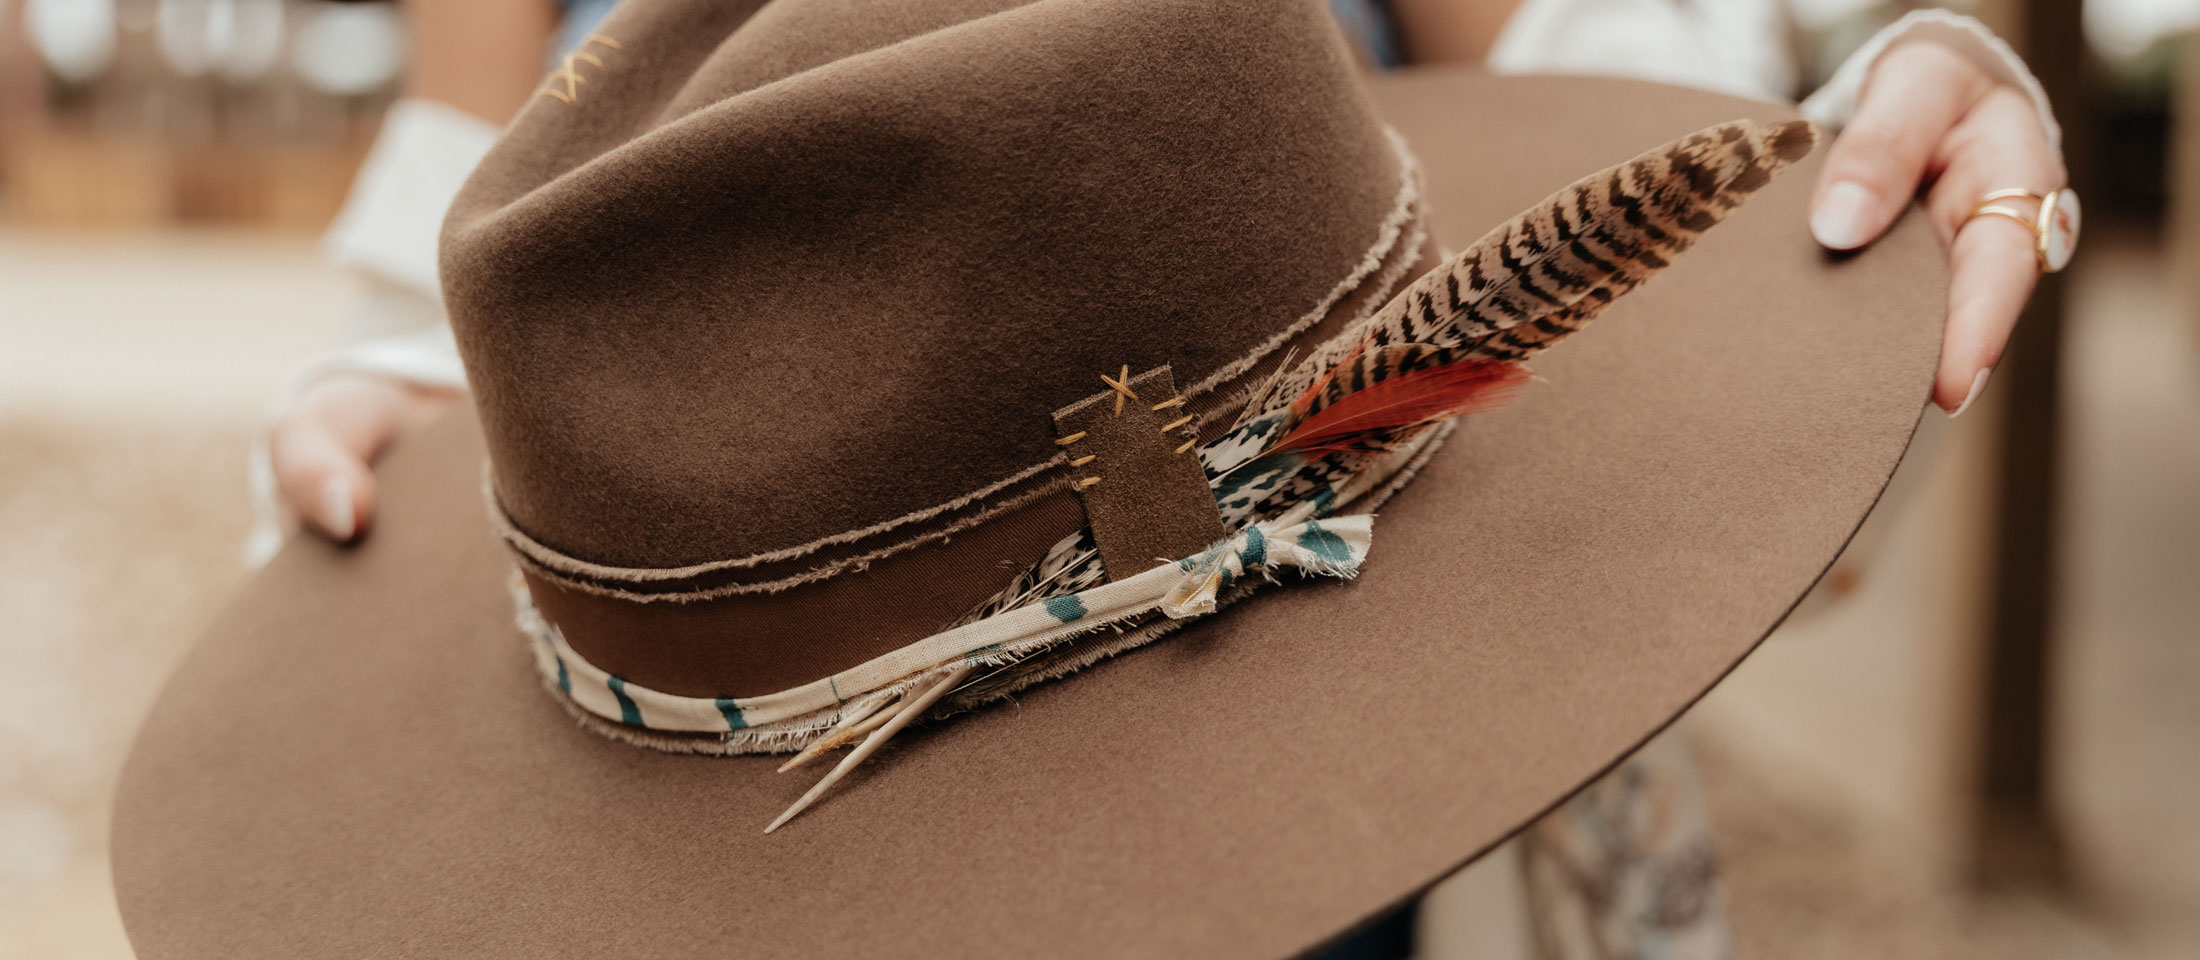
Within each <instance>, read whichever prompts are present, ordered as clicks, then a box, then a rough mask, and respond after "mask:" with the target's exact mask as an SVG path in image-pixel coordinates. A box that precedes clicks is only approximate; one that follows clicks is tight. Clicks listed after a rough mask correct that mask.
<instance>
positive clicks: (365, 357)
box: [244, 326, 466, 567]
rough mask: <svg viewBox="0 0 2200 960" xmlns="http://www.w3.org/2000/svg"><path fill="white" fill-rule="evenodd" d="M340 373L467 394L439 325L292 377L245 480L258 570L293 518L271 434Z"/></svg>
mask: <svg viewBox="0 0 2200 960" xmlns="http://www.w3.org/2000/svg"><path fill="white" fill-rule="evenodd" d="M338 373H365V374H374V375H377V376H383V377H388V378H390V379H393V380H402V381H405V382H407V383H415V384H419V385H421V386H426V387H443V388H447V389H452V390H464V389H466V369H465V367H464V366H462V365H461V364H460V363H459V360H458V344H457V343H456V342H455V341H453V340H452V339H451V331H450V328H448V327H442V326H438V327H435V328H432V329H428V330H422V331H419V332H417V333H410V334H406V335H404V336H396V337H383V338H381V339H377V340H364V341H361V342H359V343H355V344H352V345H351V346H348V347H345V348H343V349H341V350H337V351H334V352H332V353H328V354H324V355H322V356H321V357H318V358H316V359H315V360H313V361H312V362H311V363H308V364H306V365H305V366H304V367H301V368H299V369H298V370H297V371H296V372H294V373H292V374H291V375H290V380H289V381H288V382H287V383H286V384H284V386H283V389H282V390H280V391H277V392H276V394H275V399H274V401H273V402H272V403H270V404H268V407H267V416H266V419H265V421H264V422H263V423H262V424H261V426H260V430H259V432H258V433H257V435H255V436H254V437H253V439H252V453H251V459H250V460H249V461H248V462H247V464H246V477H247V481H248V482H249V483H250V485H251V491H252V532H251V533H250V534H249V535H247V536H246V537H245V543H244V562H245V563H246V564H248V565H251V566H254V567H257V566H260V565H261V564H264V563H266V562H267V561H268V558H270V557H273V556H274V555H275V551H276V550H277V549H279V548H281V547H282V545H283V532H284V530H286V529H287V528H288V527H289V526H290V525H291V523H292V522H293V518H292V517H291V516H290V513H289V510H288V509H287V508H286V506H285V505H284V504H283V502H282V497H281V495H280V493H279V491H278V490H277V489H276V486H275V464H274V461H273V459H272V458H271V457H270V456H269V454H268V445H267V439H268V431H269V430H270V428H272V427H273V426H274V424H275V421H276V419H277V418H279V417H281V416H282V415H283V414H284V413H286V412H288V411H289V409H290V405H291V404H293V403H295V402H297V400H298V395H299V394H302V393H304V392H305V389H306V388H307V387H309V386H312V385H313V383H314V382H315V381H318V380H320V379H321V378H323V377H327V376H330V375H332V374H338Z"/></svg>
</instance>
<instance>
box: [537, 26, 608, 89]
mask: <svg viewBox="0 0 2200 960" xmlns="http://www.w3.org/2000/svg"><path fill="white" fill-rule="evenodd" d="M590 44H594V45H596V46H600V47H603V48H605V49H607V50H619V49H623V48H622V47H621V46H620V45H619V41H617V40H613V39H611V38H610V37H607V36H604V35H603V34H600V33H591V34H589V35H588V38H587V39H585V40H582V41H581V45H580V46H579V47H578V48H575V49H574V51H573V52H572V53H568V54H566V55H565V59H564V61H563V62H561V63H560V64H559V65H558V69H556V70H553V71H551V72H550V76H549V77H547V78H545V79H544V80H543V82H542V89H541V90H539V91H537V92H538V93H540V94H542V95H543V96H546V97H549V98H550V99H552V100H556V101H558V102H560V103H567V104H571V103H577V102H579V100H580V94H581V84H584V83H587V82H588V78H587V77H584V76H581V72H580V66H579V65H580V64H583V63H585V64H588V65H590V66H593V67H595V68H596V69H598V70H601V69H603V68H604V62H603V58H602V57H599V56H596V55H595V54H593V53H589V52H588V47H589V45H590ZM560 80H563V81H565V89H563V90H559V89H557V87H556V86H555V84H556V83H557V82H558V81H560Z"/></svg>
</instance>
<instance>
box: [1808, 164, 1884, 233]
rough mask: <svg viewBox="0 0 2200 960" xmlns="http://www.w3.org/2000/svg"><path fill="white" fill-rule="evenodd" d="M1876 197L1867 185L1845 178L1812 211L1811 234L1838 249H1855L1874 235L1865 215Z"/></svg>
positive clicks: (1869, 211) (1868, 212) (1830, 189)
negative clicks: (1871, 234) (1868, 231)
mask: <svg viewBox="0 0 2200 960" xmlns="http://www.w3.org/2000/svg"><path fill="white" fill-rule="evenodd" d="M1875 201H1876V198H1874V197H1873V196H1872V192H1871V191H1869V190H1866V189H1864V188H1863V186H1861V185H1859V184H1855V183H1851V182H1849V181H1846V180H1843V181H1841V182H1840V183H1836V184H1834V185H1833V186H1832V187H1831V188H1829V189H1828V190H1826V198H1825V199H1823V200H1820V201H1818V209H1817V210H1815V211H1812V212H1811V215H1810V234H1811V236H1813V237H1816V238H1817V239H1818V242H1819V243H1820V244H1822V245H1824V246H1826V247H1829V248H1831V249H1834V250H1854V249H1856V248H1857V247H1861V246H1863V245H1864V242H1865V241H1867V240H1870V239H1871V236H1870V235H1869V234H1868V233H1867V232H1866V231H1867V230H1869V229H1870V227H1869V226H1868V224H1867V222H1866V220H1865V217H1867V216H1868V215H1870V213H1871V209H1872V205H1873V203H1874V202H1875Z"/></svg>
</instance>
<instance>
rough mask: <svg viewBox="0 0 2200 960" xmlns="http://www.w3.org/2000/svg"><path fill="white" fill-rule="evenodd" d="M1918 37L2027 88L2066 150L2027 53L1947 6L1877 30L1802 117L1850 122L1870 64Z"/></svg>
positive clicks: (2058, 147) (2053, 143) (2050, 140)
mask: <svg viewBox="0 0 2200 960" xmlns="http://www.w3.org/2000/svg"><path fill="white" fill-rule="evenodd" d="M1916 40H1929V41H1932V42H1935V43H1938V44H1940V45H1942V46H1944V47H1947V48H1948V49H1950V50H1953V51H1955V52H1956V53H1957V54H1959V55H1961V56H1962V57H1963V58H1964V59H1966V60H1969V61H1971V63H1972V64H1973V65H1975V66H1977V67H1978V68H1979V69H1980V70H1984V71H1986V75H1987V76H1990V77H1993V78H1994V79H1995V80H1998V81H2000V82H2002V83H2006V84H2009V85H2010V86H2013V87H2016V88H2017V89H2019V90H2022V91H2024V95H2025V96H2027V97H2030V98H2032V108H2033V109H2034V110H2036V111H2038V112H2039V117H2040V126H2041V127H2042V128H2043V129H2045V130H2046V131H2047V145H2048V147H2049V148H2050V149H2053V150H2054V151H2055V152H2056V153H2058V154H2059V153H2061V152H2062V126H2061V125H2059V124H2057V123H2056V122H2055V112H2054V110H2053V109H2052V108H2050V107H2049V106H2048V103H2047V91H2046V90H2043V89H2041V88H2040V81H2039V79H2038V78H2036V77H2034V76H2032V71H2031V70H2030V69H2028V68H2026V67H2025V65H2024V58H2022V57H2019V56H2017V52H2016V51H2015V50H2011V49H2009V45H2008V44H2007V43H2003V42H2002V40H2001V38H2000V37H1997V36H1994V33H1993V31H1991V30H1988V29H1986V25H1985V24H1983V23H1980V22H1978V21H1976V20H1973V19H1971V18H1970V17H1966V16H1961V15H1959V14H1953V13H1949V12H1947V11H1945V10H1917V11H1913V12H1911V13H1910V14H1909V15H1907V16H1905V17H1903V18H1902V19H1900V20H1897V21H1895V22H1894V23H1892V24H1889V25H1888V26H1887V28H1886V29H1884V30H1881V31H1879V32H1878V33H1877V34H1875V35H1873V37H1872V38H1871V40H1869V41H1868V42H1866V43H1865V44H1864V46H1863V47H1861V48H1859V49H1858V50H1857V51H1856V53H1855V54H1854V55H1852V56H1850V57H1849V58H1848V59H1847V60H1846V61H1843V62H1842V64H1841V68H1840V69H1839V70H1836V71H1834V74H1833V79H1831V80H1828V81H1826V85H1825V86H1823V87H1820V88H1819V89H1818V92H1817V93H1814V94H1811V95H1810V99H1807V100H1804V101H1803V107H1802V110H1803V116H1805V117H1808V118H1810V120H1811V122H1813V123H1816V124H1819V125H1821V126H1826V127H1833V128H1839V127H1843V126H1847V125H1848V122H1849V121H1850V120H1851V119H1854V118H1855V117H1856V103H1857V100H1858V99H1859V98H1861V97H1862V96H1863V95H1864V82H1865V81H1866V80H1867V79H1869V78H1870V75H1871V69H1872V66H1873V65H1874V64H1876V63H1878V62H1879V58H1880V57H1881V56H1882V55H1884V54H1885V53H1886V52H1887V51H1888V50H1891V49H1893V48H1894V46H1895V45H1896V44H1898V43H1909V42H1912V41H1916Z"/></svg>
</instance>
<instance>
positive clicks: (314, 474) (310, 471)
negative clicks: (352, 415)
mask: <svg viewBox="0 0 2200 960" xmlns="http://www.w3.org/2000/svg"><path fill="white" fill-rule="evenodd" d="M268 457H269V460H270V462H271V464H272V465H273V466H274V468H275V481H276V485H277V487H278V489H279V490H281V492H282V495H283V499H284V500H285V501H287V502H289V503H290V504H291V506H292V507H293V508H295V509H296V510H297V511H298V515H299V517H300V518H302V519H303V520H304V521H305V523H306V525H307V526H309V527H311V528H313V529H315V530H319V531H320V532H321V533H323V534H326V535H327V536H328V537H329V538H330V539H333V540H335V541H336V542H338V543H348V542H350V541H351V540H352V539H353V538H355V537H357V536H358V535H359V532H360V530H362V529H363V528H364V527H365V525H366V520H367V518H368V517H369V516H370V515H371V513H372V511H373V509H374V494H375V489H374V474H373V472H372V471H370V470H368V469H367V462H366V459H365V457H364V456H362V455H361V454H360V453H359V452H357V451H355V450H354V449H353V448H352V447H350V446H348V445H347V444H346V443H345V441H344V439H343V437H342V436H340V434H339V432H338V431H336V430H333V429H331V428H330V426H329V425H328V423H326V422H325V421H323V420H321V419H318V418H315V417H312V416H310V415H300V413H299V412H294V413H293V415H291V416H288V417H285V418H284V419H283V420H282V421H281V422H280V423H278V424H277V425H276V427H275V429H274V431H273V433H272V434H270V435H269V437H268Z"/></svg>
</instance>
